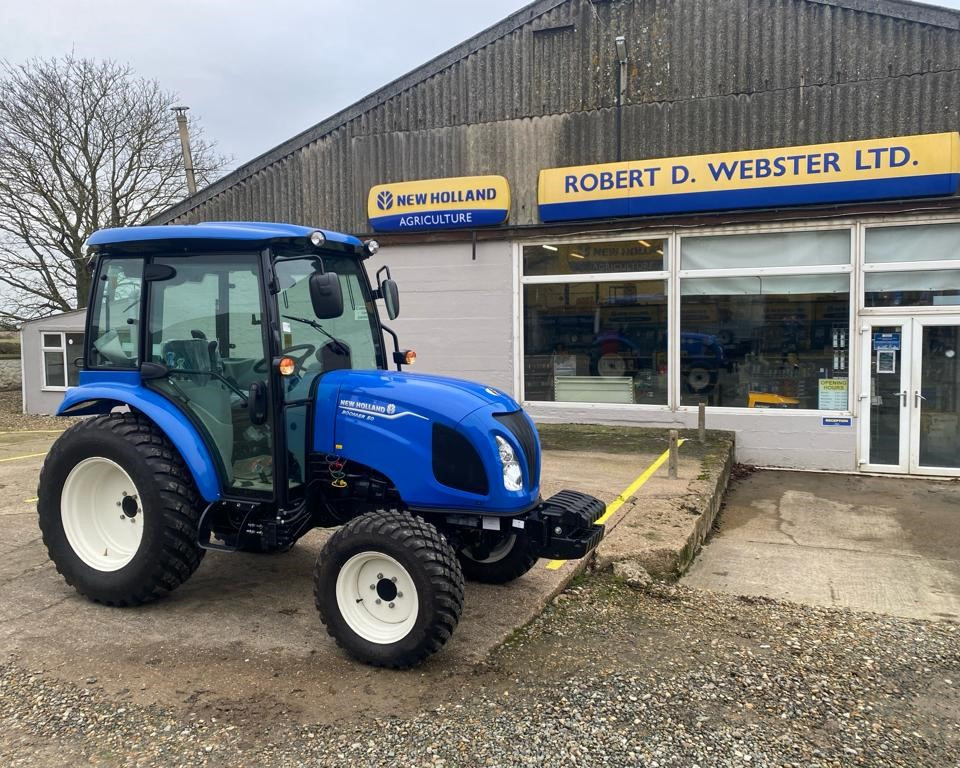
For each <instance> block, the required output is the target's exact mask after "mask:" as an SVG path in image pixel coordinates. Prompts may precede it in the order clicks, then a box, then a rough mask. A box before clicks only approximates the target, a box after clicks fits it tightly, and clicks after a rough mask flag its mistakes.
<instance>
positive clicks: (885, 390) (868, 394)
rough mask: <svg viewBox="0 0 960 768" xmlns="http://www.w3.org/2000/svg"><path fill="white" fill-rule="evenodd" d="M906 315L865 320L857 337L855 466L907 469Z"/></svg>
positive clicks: (889, 470) (896, 469)
mask: <svg viewBox="0 0 960 768" xmlns="http://www.w3.org/2000/svg"><path fill="white" fill-rule="evenodd" d="M910 341H911V336H910V320H909V319H908V320H902V319H901V320H886V319H875V320H869V321H868V326H867V328H866V329H865V333H864V337H863V339H862V342H861V348H862V353H861V354H862V357H861V365H860V370H861V371H862V377H863V386H862V388H861V392H860V429H861V433H860V457H861V465H860V466H861V468H862V469H865V470H873V471H877V472H907V471H908V470H909V461H908V457H909V444H908V440H909V434H910V399H909V388H910V370H909V366H908V365H904V361H909V360H910V356H909V354H908V353H909V347H910Z"/></svg>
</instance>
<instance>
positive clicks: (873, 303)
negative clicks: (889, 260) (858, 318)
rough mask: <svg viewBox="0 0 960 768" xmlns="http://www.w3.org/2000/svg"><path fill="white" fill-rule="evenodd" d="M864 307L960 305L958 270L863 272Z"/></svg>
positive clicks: (959, 276)
mask: <svg viewBox="0 0 960 768" xmlns="http://www.w3.org/2000/svg"><path fill="white" fill-rule="evenodd" d="M863 282H864V291H865V296H864V304H865V306H867V307H942V306H957V305H960V270H948V269H930V270H925V271H917V272H867V273H866V274H865V275H864V278H863Z"/></svg>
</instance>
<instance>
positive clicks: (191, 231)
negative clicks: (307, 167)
mask: <svg viewBox="0 0 960 768" xmlns="http://www.w3.org/2000/svg"><path fill="white" fill-rule="evenodd" d="M316 231H317V228H316V227H301V226H298V225H295V224H273V223H270V222H257V221H252V222H238V221H205V222H202V223H200V224H178V225H172V226H147V227H119V228H115V229H100V230H97V231H96V232H94V233H93V234H92V235H90V238H89V239H88V240H87V245H90V246H97V245H114V244H118V243H139V242H144V241H152V240H233V241H243V242H263V241H266V240H278V239H289V238H300V237H309V236H310V234H311V233H312V232H316ZM320 231H321V232H323V234H324V236H325V237H326V239H327V240H328V241H329V242H332V243H342V244H344V245H352V246H357V247H360V246H362V245H363V243H362V242H360V240H358V239H357V238H355V237H353V236H352V235H344V234H341V233H340V232H331V231H329V230H325V229H323V230H320Z"/></svg>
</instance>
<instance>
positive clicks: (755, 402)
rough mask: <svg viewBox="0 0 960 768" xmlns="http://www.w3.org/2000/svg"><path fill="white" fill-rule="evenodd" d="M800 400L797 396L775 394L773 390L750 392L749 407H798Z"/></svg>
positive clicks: (748, 395) (748, 396) (748, 397)
mask: <svg viewBox="0 0 960 768" xmlns="http://www.w3.org/2000/svg"><path fill="white" fill-rule="evenodd" d="M798 405H800V401H799V400H797V398H795V397H787V396H786V395H775V394H774V393H773V392H748V393H747V408H796V407H797V406H798Z"/></svg>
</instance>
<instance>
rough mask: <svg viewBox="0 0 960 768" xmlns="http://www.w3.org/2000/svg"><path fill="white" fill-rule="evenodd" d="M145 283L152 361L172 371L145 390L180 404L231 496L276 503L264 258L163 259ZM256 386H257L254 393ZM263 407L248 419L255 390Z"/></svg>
mask: <svg viewBox="0 0 960 768" xmlns="http://www.w3.org/2000/svg"><path fill="white" fill-rule="evenodd" d="M153 264H154V265H160V267H169V268H170V270H167V272H166V274H164V270H163V269H155V270H154V271H155V273H159V274H160V278H159V279H153V280H148V283H147V284H148V285H149V286H150V287H149V294H148V295H149V298H148V305H147V313H148V321H147V328H148V334H147V355H146V359H148V360H149V361H150V362H154V363H160V364H162V365H164V366H166V368H167V369H168V374H167V375H166V376H164V377H162V378H156V379H150V380H147V381H145V382H144V383H145V385H146V386H148V387H150V388H152V389H155V390H156V391H158V392H160V393H162V394H163V395H165V396H166V397H167V398H169V399H170V400H171V401H172V402H174V403H176V404H177V405H178V406H179V407H180V408H181V409H183V411H184V412H186V413H187V415H188V416H189V417H190V418H191V420H192V421H193V422H194V424H195V425H196V426H198V428H199V429H200V430H201V432H202V434H204V436H205V438H206V442H207V445H208V446H209V448H210V450H211V452H212V453H213V454H214V455H215V456H216V457H217V459H218V460H219V463H220V465H221V473H222V477H221V480H222V484H223V487H224V489H225V490H226V491H227V492H228V493H230V494H233V495H235V494H238V493H239V494H250V495H255V496H261V497H263V496H268V495H269V496H272V494H273V490H274V486H275V484H274V474H275V468H274V463H273V447H274V446H273V434H272V423H271V419H272V416H271V412H270V408H269V407H266V404H265V400H266V393H267V392H268V391H269V377H270V376H269V366H268V363H267V359H268V355H267V352H266V350H267V336H266V333H265V324H264V322H263V305H262V290H261V288H262V275H261V265H260V256H259V254H256V253H250V254H229V255H227V254H202V255H191V256H185V257H175V256H170V257H158V258H155V259H154V260H153ZM254 385H256V387H254ZM252 387H253V388H254V389H256V388H260V391H261V397H262V398H263V399H264V407H261V408H259V409H258V410H259V414H258V415H257V416H256V417H255V418H251V414H252V410H253V409H251V406H250V399H251V389H252Z"/></svg>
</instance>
